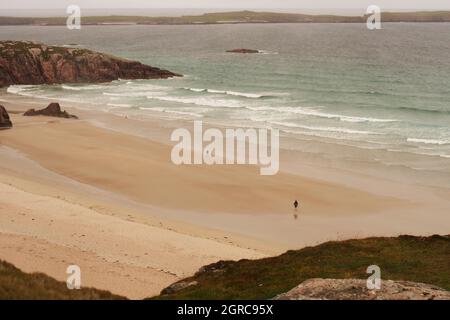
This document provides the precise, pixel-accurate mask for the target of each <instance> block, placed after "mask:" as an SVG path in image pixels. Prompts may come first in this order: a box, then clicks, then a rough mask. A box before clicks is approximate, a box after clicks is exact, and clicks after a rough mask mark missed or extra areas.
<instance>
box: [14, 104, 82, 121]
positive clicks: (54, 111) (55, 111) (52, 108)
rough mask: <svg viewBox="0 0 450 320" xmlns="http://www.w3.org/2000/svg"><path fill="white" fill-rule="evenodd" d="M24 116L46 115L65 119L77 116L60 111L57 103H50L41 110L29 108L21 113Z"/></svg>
mask: <svg viewBox="0 0 450 320" xmlns="http://www.w3.org/2000/svg"><path fill="white" fill-rule="evenodd" d="M23 115H24V116H47V117H57V118H67V119H70V118H72V119H78V117H77V116H74V115H72V114H69V113H68V112H67V111H62V110H61V106H60V105H59V103H55V102H53V103H50V104H49V105H48V107H47V108H45V109H42V110H34V109H30V110H28V111H27V112H25V113H24V114H23Z"/></svg>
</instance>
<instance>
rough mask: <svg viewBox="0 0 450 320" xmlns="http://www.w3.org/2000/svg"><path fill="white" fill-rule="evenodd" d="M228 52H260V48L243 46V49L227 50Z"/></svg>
mask: <svg viewBox="0 0 450 320" xmlns="http://www.w3.org/2000/svg"><path fill="white" fill-rule="evenodd" d="M227 52H230V53H259V50H254V49H243V48H241V49H232V50H227Z"/></svg>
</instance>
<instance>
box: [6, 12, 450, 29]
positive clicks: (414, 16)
mask: <svg viewBox="0 0 450 320" xmlns="http://www.w3.org/2000/svg"><path fill="white" fill-rule="evenodd" d="M367 17H368V16H367V15H361V16H340V15H311V14H300V13H280V12H256V11H233V12H218V13H205V14H202V15H185V16H179V17H153V16H120V15H112V16H85V17H82V23H83V25H133V24H139V25H186V24H187V25H198V24H200V25H201V24H241V23H365V22H366V20H367ZM66 19H67V18H66V17H0V25H3V26H5V25H40V26H61V25H65V24H66ZM382 20H383V22H450V11H417V12H383V13H382Z"/></svg>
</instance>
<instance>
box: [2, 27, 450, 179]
mask: <svg viewBox="0 0 450 320" xmlns="http://www.w3.org/2000/svg"><path fill="white" fill-rule="evenodd" d="M0 39H2V40H5V39H13V40H16V39H23V40H34V41H41V42H45V43H47V44H55V45H68V44H74V43H75V44H78V45H79V46H80V47H87V48H91V49H95V50H99V51H104V52H109V53H112V54H115V55H118V56H122V57H126V58H130V59H135V60H139V61H141V62H143V63H147V64H150V65H153V66H157V67H161V68H166V69H169V70H171V71H174V72H177V73H181V74H183V75H185V76H184V77H182V78H176V79H168V80H132V81H128V80H120V81H114V82H112V83H105V84H61V85H51V86H49V85H43V86H12V87H10V88H8V92H10V93H13V94H17V95H26V96H37V97H45V98H49V99H53V100H56V101H71V102H78V103H85V104H86V107H87V108H92V109H96V110H103V111H105V112H112V113H118V114H122V115H123V114H127V115H128V116H130V117H136V118H145V117H146V116H150V115H151V116H155V114H156V115H158V114H160V115H161V116H164V117H173V118H176V119H178V118H181V119H187V120H198V119H201V120H204V121H205V122H208V121H209V122H211V123H218V124H226V125H233V126H246V127H247V126H248V127H252V126H253V127H275V128H279V129H280V131H281V133H282V135H283V136H285V137H289V139H290V140H289V141H290V143H289V144H285V145H282V146H281V147H285V148H293V149H298V150H301V151H304V152H310V153H315V154H317V155H319V156H320V157H322V158H326V159H329V161H331V162H332V161H333V160H334V159H339V160H340V161H341V162H344V163H345V162H347V163H350V162H351V161H353V162H357V161H362V160H364V161H372V162H374V163H375V162H376V163H380V164H382V165H384V166H387V167H389V166H399V167H408V168H410V169H412V170H416V171H427V174H428V175H430V174H431V173H432V174H435V175H436V176H440V177H441V178H442V177H444V179H447V178H448V177H449V176H450V54H449V53H450V24H447V23H442V24H433V23H430V24H414V23H399V24H384V25H383V30H380V31H369V30H367V29H366V28H365V25H360V24H260V25H217V26H107V27H94V26H92V27H84V28H82V30H80V31H77V30H73V31H70V30H67V29H66V28H64V27H27V26H25V27H0ZM241 47H245V48H252V49H258V50H260V53H259V54H251V55H241V54H231V53H226V52H225V51H226V50H228V49H234V48H241ZM338 147H340V148H338ZM449 184H450V183H449Z"/></svg>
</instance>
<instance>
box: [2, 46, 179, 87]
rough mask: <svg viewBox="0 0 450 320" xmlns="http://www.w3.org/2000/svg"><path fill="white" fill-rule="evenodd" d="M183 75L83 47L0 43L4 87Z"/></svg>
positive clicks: (163, 77) (162, 77)
mask: <svg viewBox="0 0 450 320" xmlns="http://www.w3.org/2000/svg"><path fill="white" fill-rule="evenodd" d="M176 76H180V75H179V74H176V73H173V72H170V71H168V70H163V69H159V68H155V67H151V66H148V65H145V64H142V63H140V62H138V61H130V60H126V59H122V58H118V57H114V56H112V55H108V54H104V53H100V52H95V51H91V50H87V49H81V48H63V47H55V46H46V45H43V44H37V43H33V42H24V41H0V87H5V86H8V85H13V84H53V83H79V82H108V81H112V80H117V79H119V78H120V79H165V78H171V77H176Z"/></svg>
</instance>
